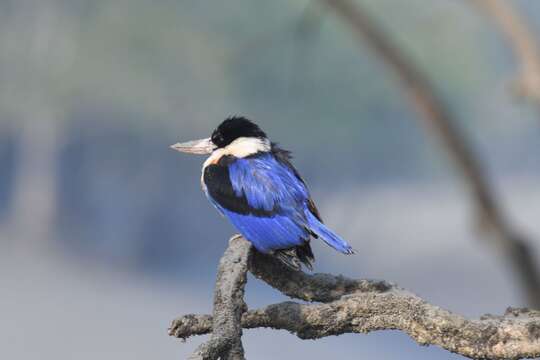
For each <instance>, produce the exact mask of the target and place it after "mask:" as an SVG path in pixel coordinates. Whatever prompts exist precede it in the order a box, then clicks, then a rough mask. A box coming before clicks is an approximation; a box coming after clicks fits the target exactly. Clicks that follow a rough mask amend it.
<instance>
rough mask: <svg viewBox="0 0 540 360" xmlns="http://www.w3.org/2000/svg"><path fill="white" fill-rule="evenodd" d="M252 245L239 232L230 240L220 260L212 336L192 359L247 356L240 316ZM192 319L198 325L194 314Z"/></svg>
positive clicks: (234, 358)
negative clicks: (238, 234)
mask: <svg viewBox="0 0 540 360" xmlns="http://www.w3.org/2000/svg"><path fill="white" fill-rule="evenodd" d="M250 249H251V245H250V244H249V243H248V242H247V241H245V240H244V239H243V238H241V237H240V236H234V237H232V238H231V240H229V247H228V248H227V250H226V251H225V253H224V254H223V257H222V258H221V260H220V262H219V269H218V276H217V279H216V286H215V290H214V311H213V317H212V318H209V323H210V324H212V329H213V331H212V337H211V338H210V340H209V341H208V342H206V343H204V344H202V345H201V346H199V347H198V348H197V349H196V350H195V352H194V353H193V354H192V355H191V357H190V359H200V360H213V359H218V358H221V359H224V360H242V359H244V349H243V347H242V341H241V337H242V326H241V324H240V319H241V317H242V314H243V313H244V311H245V310H246V304H245V303H244V288H245V285H246V274H247V269H248V259H249V255H250V252H251V251H250ZM193 321H194V323H193V325H194V326H195V323H196V321H195V318H193ZM194 328H196V326H195V327H194ZM200 334H202V332H201V333H200Z"/></svg>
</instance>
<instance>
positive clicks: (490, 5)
mask: <svg viewBox="0 0 540 360" xmlns="http://www.w3.org/2000/svg"><path fill="white" fill-rule="evenodd" d="M472 3H473V4H475V5H477V6H478V8H479V9H481V10H483V11H484V12H485V13H486V14H487V15H488V16H489V17H491V18H492V19H493V22H494V23H495V24H496V25H497V26H498V28H499V29H500V31H501V32H502V33H503V34H504V36H505V38H506V40H507V42H508V45H509V46H510V48H511V49H512V51H513V52H514V55H515V57H516V59H517V61H518V62H519V64H520V65H519V66H520V69H519V74H518V75H517V76H516V77H517V79H516V84H517V86H516V89H517V93H518V95H520V96H523V97H526V98H529V99H531V100H532V101H534V102H535V103H536V104H537V105H538V106H539V108H540V49H539V47H538V43H537V42H536V39H535V37H534V35H533V33H532V32H531V30H530V29H529V28H528V26H527V21H526V20H525V19H524V18H523V17H522V16H520V15H519V13H518V12H517V11H516V10H515V9H514V7H513V5H512V1H508V0H472Z"/></svg>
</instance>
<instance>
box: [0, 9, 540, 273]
mask: <svg viewBox="0 0 540 360" xmlns="http://www.w3.org/2000/svg"><path fill="white" fill-rule="evenodd" d="M362 3H363V4H364V5H365V6H366V8H367V9H368V10H369V12H370V13H371V14H372V15H373V16H374V17H375V18H376V19H377V20H378V21H379V22H380V24H381V26H382V27H383V28H384V29H385V30H386V31H387V32H388V34H390V35H391V36H392V38H393V39H394V41H395V42H396V43H397V44H398V45H399V46H400V47H401V48H402V49H403V50H404V51H405V52H406V53H408V55H409V56H411V57H412V58H413V59H414V60H415V61H416V62H418V64H419V65H420V67H421V68H422V69H424V71H425V72H426V73H427V74H428V75H429V77H430V78H431V79H432V81H433V82H434V83H435V85H436V87H437V88H438V89H439V90H440V92H441V94H442V95H443V96H444V98H445V99H446V101H447V102H448V104H449V105H450V106H451V108H452V111H454V112H455V113H456V114H458V118H459V119H460V120H461V122H462V125H463V126H464V127H465V128H466V129H467V131H468V132H469V133H470V134H471V137H472V138H473V139H474V140H475V142H476V143H477V144H478V150H479V151H480V152H481V153H482V155H483V156H484V157H485V158H486V159H487V160H489V161H490V164H493V165H490V166H492V167H493V168H494V169H502V170H505V169H508V168H511V169H514V171H518V172H520V171H529V170H530V169H531V168H534V167H535V166H536V169H537V165H538V160H535V159H533V158H529V160H528V161H526V162H524V163H518V162H516V161H515V160H514V159H515V158H514V157H513V156H514V155H516V154H518V155H519V154H531V153H534V149H537V146H538V134H539V131H540V130H539V127H538V123H537V119H536V114H535V113H534V112H533V111H532V110H531V109H528V108H527V107H522V106H519V105H516V104H513V103H512V100H511V97H510V95H509V94H508V93H507V91H506V90H507V89H506V88H505V85H504V84H506V83H507V80H508V79H509V77H510V76H511V74H512V71H511V69H512V67H513V66H514V64H512V61H511V59H510V58H511V57H510V55H509V54H508V53H507V51H506V49H504V47H502V46H501V45H500V44H499V42H498V41H496V39H494V36H493V31H492V29H491V28H490V27H489V25H488V24H487V23H486V21H485V19H483V18H482V17H481V16H479V15H478V14H476V13H475V12H474V11H471V8H470V7H469V6H468V5H467V4H466V3H465V2H461V1H459V2H458V1H450V0H448V1H439V2H429V3H426V2H425V1H422V0H411V1H407V2H400V1H392V0H380V1H379V0H377V1H375V0H363V1H362ZM520 5H521V6H522V8H523V9H526V10H527V11H528V12H529V13H539V11H540V5H539V3H538V2H532V1H529V2H526V1H522V2H520ZM539 32H540V31H539ZM0 49H2V51H0V79H1V81H2V84H3V86H2V87H0V129H1V131H2V133H1V136H2V144H1V146H0V166H2V168H3V169H5V171H4V173H5V174H7V175H6V176H3V177H2V179H1V181H0V200H3V201H1V202H2V204H4V205H3V206H4V209H3V210H0V215H1V214H2V213H4V214H7V213H8V212H9V208H10V202H11V201H12V200H11V199H12V193H13V186H14V184H18V182H17V181H16V180H14V179H16V177H17V169H18V168H20V164H21V163H23V162H24V161H26V160H25V158H23V157H22V155H21V151H20V149H21V147H26V146H28V145H27V144H28V140H27V141H26V142H23V141H22V140H21V139H23V136H22V135H21V134H24V133H25V132H24V129H25V127H24V126H22V124H24V123H27V124H30V125H29V127H30V128H32V127H34V124H36V123H37V122H41V123H42V122H46V126H45V127H43V126H42V127H40V128H39V130H35V131H34V134H33V135H32V136H35V138H34V139H37V140H39V139H40V138H43V137H45V136H49V135H50V136H56V137H55V138H54V139H53V140H52V142H53V143H54V144H56V146H57V149H53V150H54V151H51V152H50V153H51V155H50V156H51V159H50V161H51V164H50V166H48V167H47V166H45V168H49V170H51V169H52V170H51V172H52V173H53V174H49V175H50V176H56V177H57V180H54V181H55V182H56V183H58V186H57V189H56V190H57V192H58V194H57V195H55V198H56V199H58V204H57V206H56V207H57V210H58V214H57V216H56V217H55V219H56V221H57V224H56V225H55V226H56V229H57V231H56V232H55V237H57V238H58V239H62V241H64V242H65V243H67V244H69V247H71V248H72V249H74V251H75V252H79V253H81V254H83V253H84V254H86V255H88V254H97V256H98V257H100V256H102V257H104V258H107V259H108V258H113V259H116V261H118V262H122V261H126V262H127V263H129V264H132V263H133V264H143V265H144V266H148V267H150V268H160V267H164V266H165V267H166V266H172V267H175V266H177V261H178V260H175V259H185V260H186V261H197V258H193V254H194V253H197V251H200V252H203V251H204V252H206V253H209V254H210V256H215V257H217V256H218V255H219V253H220V252H221V248H222V247H217V248H212V249H211V250H207V249H206V245H205V244H203V243H201V242H200V241H198V240H196V239H197V238H200V233H201V228H204V227H205V221H203V220H202V219H204V218H205V217H206V216H207V213H208V212H209V211H210V210H208V208H209V206H208V205H207V204H206V203H205V202H204V199H203V198H202V195H201V194H200V191H199V188H198V187H199V184H198V177H199V166H200V162H201V159H199V158H197V159H188V158H186V157H179V156H178V155H177V154H173V153H171V152H170V151H168V149H167V146H168V145H169V144H170V143H173V142H176V141H177V140H179V139H190V138H198V137H203V136H207V134H208V133H209V132H210V131H211V129H212V128H213V127H215V126H216V125H217V124H218V123H219V122H220V121H221V120H222V119H223V118H224V117H226V116H229V115H232V114H244V115H247V116H249V117H252V118H254V119H255V120H256V121H257V122H259V123H260V124H261V126H262V127H263V128H264V129H265V130H267V132H268V133H269V134H270V135H271V137H272V138H273V139H275V140H277V141H279V142H280V143H282V145H283V146H284V147H286V148H290V149H291V150H293V151H294V153H295V155H296V163H297V165H298V167H299V168H300V170H301V172H302V173H303V174H304V175H305V177H306V178H307V179H308V181H309V183H310V184H312V187H313V188H314V189H315V192H317V191H318V190H317V189H318V188H320V187H324V188H325V192H328V193H331V192H333V191H338V190H339V189H340V188H342V187H344V186H351V185H352V186H362V185H363V184H366V183H384V182H395V181H399V180H407V181H409V180H420V181H424V180H426V179H428V180H429V179H433V178H442V179H444V178H446V177H451V169H449V168H448V165H447V163H446V161H445V158H444V155H443V154H442V153H441V151H440V150H439V148H438V147H437V144H435V143H433V141H432V140H430V139H428V138H427V137H426V135H425V134H424V132H423V130H422V129H420V128H419V127H418V125H417V123H416V119H415V117H416V116H417V115H416V113H415V112H414V111H413V110H412V109H411V106H410V104H409V103H408V102H407V100H406V98H405V97H404V96H403V91H402V89H399V88H397V87H396V82H395V81H394V79H393V75H392V74H390V73H388V71H387V69H386V67H385V66H384V64H382V63H381V62H380V60H379V59H377V58H376V57H375V56H373V54H372V53H371V52H370V51H369V49H368V48H364V47H359V46H358V41H357V40H356V39H354V38H353V37H352V36H350V34H349V32H348V31H347V30H346V28H344V25H342V24H340V23H339V22H338V21H337V20H336V18H335V17H334V16H333V14H332V13H328V12H327V11H326V10H325V9H324V8H321V7H319V6H318V5H317V3H316V2H312V1H295V2H290V1H284V0H278V1H272V2H252V1H247V0H234V1H229V2H212V3H211V2H204V1H195V0H190V1H171V0H160V1H153V2H148V1H142V0H136V1H127V0H112V1H105V0H95V1H88V0H76V1H67V0H63V1H61V0H42V1H37V0H17V1H15V0H11V1H10V0H2V1H0ZM507 74H508V76H507ZM47 127H50V128H54V129H55V130H54V131H51V133H52V135H51V134H49V135H47V134H48V131H43V130H42V129H43V128H45V129H46V128H47ZM38 143H39V141H38ZM25 144H26V145H25ZM30 144H34V142H33V141H30ZM44 144H46V142H44ZM516 144H519V147H516ZM30 146H32V145H30ZM516 148H518V149H520V150H515V149H516ZM36 151H37V152H39V151H40V147H39V146H37V144H36ZM504 154H511V156H510V155H504ZM39 161H43V160H39ZM497 161H498V162H497ZM335 174H339V176H336V175H335ZM33 176H38V177H39V176H41V175H39V174H36V175H33ZM43 176H45V175H43ZM23 191H24V189H23ZM44 191H45V190H44ZM201 213H204V214H205V216H203V217H201ZM208 221H214V220H208ZM212 224H214V223H212ZM216 224H219V225H216V226H215V228H214V227H211V228H212V229H210V230H209V234H208V235H212V234H218V233H220V232H221V233H222V232H223V231H230V228H227V227H226V226H227V225H225V223H224V222H219V223H217V222H216ZM225 229H229V230H225ZM180 238H181V239H182V240H181V241H179V239H180ZM212 241H214V240H212ZM215 241H220V240H219V239H216V240H215ZM126 259H127V260H126Z"/></svg>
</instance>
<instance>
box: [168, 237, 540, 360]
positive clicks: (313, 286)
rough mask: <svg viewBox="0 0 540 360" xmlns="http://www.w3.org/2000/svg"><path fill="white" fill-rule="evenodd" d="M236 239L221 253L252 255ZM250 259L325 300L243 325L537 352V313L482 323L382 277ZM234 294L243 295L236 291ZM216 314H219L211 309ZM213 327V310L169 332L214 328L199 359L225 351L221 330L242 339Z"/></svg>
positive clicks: (473, 351) (262, 314) (259, 271)
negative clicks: (386, 334) (390, 333)
mask: <svg viewBox="0 0 540 360" xmlns="http://www.w3.org/2000/svg"><path fill="white" fill-rule="evenodd" d="M233 239H234V246H233V242H231V246H229V249H227V252H226V254H225V255H224V257H223V258H228V259H242V258H243V256H244V255H243V254H247V253H248V251H247V250H246V249H247V248H249V243H248V242H247V241H245V240H243V239H242V238H239V237H235V238H233ZM236 264H237V263H235V262H234V261H232V262H231V261H228V262H227V263H224V262H223V260H222V263H221V265H220V270H221V271H222V273H226V272H228V271H227V268H229V269H231V268H232V269H234V268H235V267H236ZM248 264H249V269H250V271H251V272H252V273H253V274H255V276H257V277H259V278H260V279H262V280H264V281H265V282H267V283H268V284H269V285H270V286H272V287H274V288H276V289H278V290H280V291H283V292H286V293H287V294H288V295H289V296H291V297H293V298H299V299H302V300H318V301H322V302H323V304H307V305H306V304H298V303H295V302H290V301H289V302H283V303H279V304H274V305H270V306H267V307H264V308H261V309H257V310H251V311H248V312H245V313H243V315H242V317H241V322H240V318H239V317H238V318H236V319H238V321H239V322H238V323H236V322H233V323H234V324H238V326H240V324H241V326H242V327H243V328H246V329H253V328H272V329H283V330H288V331H290V332H291V333H293V334H296V335H297V336H298V337H299V338H301V339H318V338H322V337H326V336H332V335H340V334H345V333H368V332H371V331H376V330H401V331H404V332H405V333H407V334H408V335H409V336H410V337H411V338H413V339H414V340H415V341H416V342H418V343H419V344H421V345H438V346H441V347H443V348H444V349H446V350H448V351H451V352H454V353H457V354H461V355H463V356H466V357H469V358H472V359H485V358H489V359H520V358H534V357H538V356H540V312H538V311H531V310H526V309H512V308H509V309H508V310H507V311H506V313H505V315H504V316H493V315H485V316H483V317H482V318H481V319H479V320H467V319H465V318H463V317H462V316H459V315H456V314H452V313H451V312H449V311H446V310H443V309H441V308H439V307H437V306H435V305H432V304H429V303H428V302H426V301H425V300H423V299H421V298H419V297H418V296H416V295H414V294H412V293H410V292H408V291H406V290H404V289H401V288H399V287H398V286H396V285H393V284H389V283H387V282H384V281H374V280H353V279H348V278H346V277H343V276H334V275H330V274H313V275H308V274H305V273H302V272H295V271H291V270H289V269H288V268H287V267H284V266H283V265H282V264H281V263H280V262H279V261H278V260H276V259H274V258H272V257H271V256H267V255H262V254H259V253H257V252H256V251H252V255H251V260H250V261H249V262H248ZM222 265H223V266H222ZM242 267H243V266H242ZM236 268H238V267H236ZM243 268H245V267H243ZM291 276H292V277H291ZM244 277H245V275H244ZM235 278H236V277H235ZM229 284H230V283H229ZM299 284H301V285H299ZM243 286H244V284H243V283H241V282H234V285H233V288H238V289H239V288H242V291H241V292H242V294H243ZM234 292H235V293H236V294H238V295H239V292H238V291H234ZM235 304H236V306H237V308H236V310H235V311H234V313H235V314H239V313H242V312H243V311H239V309H243V303H239V302H235ZM214 313H221V311H216V309H214ZM235 321H236V320H235ZM216 324H221V322H220V321H217V322H216V321H215V320H214V318H213V317H212V316H210V315H193V314H191V315H185V316H182V317H180V318H178V319H176V320H174V321H173V323H172V325H171V327H170V329H169V335H171V336H174V337H177V338H182V339H186V338H188V337H190V336H194V335H203V334H208V333H212V338H211V339H210V341H209V342H207V343H206V344H204V345H203V346H202V348H203V349H202V350H201V351H200V353H204V354H205V355H206V356H207V357H199V358H208V359H210V358H211V359H216V358H217V357H215V356H218V355H217V354H218V353H220V352H222V351H223V349H225V348H226V346H225V345H223V344H224V341H222V340H220V339H219V338H218V336H220V335H219V334H220V333H221V334H224V336H225V339H226V340H225V342H226V341H229V343H230V340H231V339H235V340H238V342H239V336H240V335H241V333H240V332H239V331H238V330H234V331H228V332H227V331H225V332H223V330H219V329H216ZM235 326H236V325H235ZM214 329H216V330H214ZM231 333H233V334H234V335H233V336H231V335H230V334H231ZM201 356H202V355H201ZM240 356H241V357H237V358H235V359H243V357H242V356H243V353H242V355H240Z"/></svg>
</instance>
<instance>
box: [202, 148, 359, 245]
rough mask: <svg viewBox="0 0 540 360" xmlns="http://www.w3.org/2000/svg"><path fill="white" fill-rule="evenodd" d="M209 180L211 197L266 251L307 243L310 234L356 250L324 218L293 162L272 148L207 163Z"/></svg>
mask: <svg viewBox="0 0 540 360" xmlns="http://www.w3.org/2000/svg"><path fill="white" fill-rule="evenodd" d="M204 180H205V184H206V186H207V195H208V197H209V198H210V200H211V201H212V202H213V203H214V205H216V207H217V208H218V209H219V210H220V211H221V212H222V213H223V214H224V215H225V216H227V217H228V218H229V219H230V221H231V222H232V223H233V225H234V226H235V227H236V228H237V229H238V230H239V231H240V232H241V233H242V235H244V237H245V238H246V239H248V240H249V241H251V242H252V243H253V245H254V246H255V247H256V248H257V249H258V250H259V251H261V252H265V253H268V252H271V251H272V250H278V249H287V248H291V247H294V246H299V245H302V244H304V243H305V242H307V241H309V238H310V235H315V236H318V237H320V238H322V239H323V240H324V241H325V242H326V243H328V244H329V245H331V246H332V247H334V248H335V249H336V250H339V251H341V252H344V253H351V252H352V249H351V247H350V246H349V245H348V244H347V243H346V242H345V241H344V240H343V239H341V238H340V237H338V236H337V235H335V234H334V233H333V232H332V231H330V230H329V229H328V228H327V227H326V226H325V225H323V224H322V222H321V221H320V219H319V218H318V215H317V214H316V210H315V208H314V206H313V205H312V202H311V200H310V196H309V191H308V189H307V188H306V185H305V184H304V182H303V181H302V179H301V178H300V177H299V176H298V174H297V173H296V171H295V170H294V168H293V167H292V166H291V165H290V164H289V163H288V162H284V161H279V160H278V159H277V158H276V157H275V156H274V154H272V153H264V154H258V155H257V156H251V157H247V158H229V159H224V160H223V161H221V160H220V162H219V163H218V164H216V165H210V166H209V167H207V169H205V176H204Z"/></svg>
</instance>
